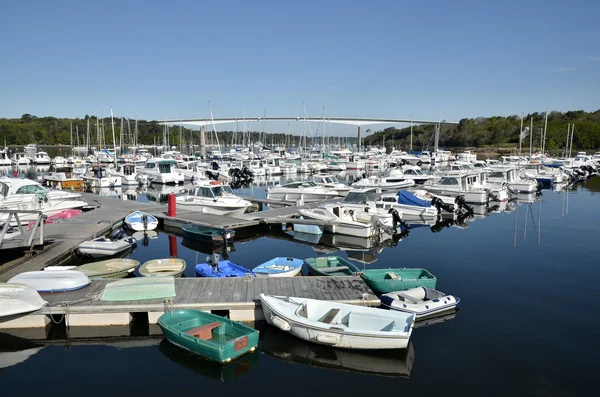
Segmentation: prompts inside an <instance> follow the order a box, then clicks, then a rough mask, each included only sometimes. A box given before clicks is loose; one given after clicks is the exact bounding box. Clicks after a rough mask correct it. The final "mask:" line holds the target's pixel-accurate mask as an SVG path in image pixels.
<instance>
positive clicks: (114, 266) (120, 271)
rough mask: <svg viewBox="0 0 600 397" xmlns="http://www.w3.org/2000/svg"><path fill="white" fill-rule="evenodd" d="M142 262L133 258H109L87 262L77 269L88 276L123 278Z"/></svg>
mask: <svg viewBox="0 0 600 397" xmlns="http://www.w3.org/2000/svg"><path fill="white" fill-rule="evenodd" d="M139 264H140V262H139V261H136V260H133V259H121V258H117V259H108V260H105V261H100V262H93V263H86V264H85V265H81V266H78V267H77V270H78V271H80V272H82V273H83V274H85V275H86V276H88V277H94V278H123V277H127V276H128V275H129V273H132V272H133V271H134V270H135V268H136V267H138V266H139Z"/></svg>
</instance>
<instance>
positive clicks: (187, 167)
mask: <svg viewBox="0 0 600 397" xmlns="http://www.w3.org/2000/svg"><path fill="white" fill-rule="evenodd" d="M176 167H177V171H179V172H180V173H182V174H183V177H184V178H185V181H186V182H187V181H192V182H193V181H197V180H200V179H206V169H207V168H208V164H207V163H204V162H201V161H198V160H194V161H184V162H182V163H177V166H176Z"/></svg>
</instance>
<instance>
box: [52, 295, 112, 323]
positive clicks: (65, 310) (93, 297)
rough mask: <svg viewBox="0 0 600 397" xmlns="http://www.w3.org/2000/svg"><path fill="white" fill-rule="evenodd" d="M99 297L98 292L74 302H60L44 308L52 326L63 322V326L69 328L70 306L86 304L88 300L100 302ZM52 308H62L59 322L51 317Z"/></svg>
mask: <svg viewBox="0 0 600 397" xmlns="http://www.w3.org/2000/svg"><path fill="white" fill-rule="evenodd" d="M100 295H101V293H98V292H97V293H94V294H87V295H86V296H85V297H84V298H81V299H77V300H74V301H60V302H54V303H51V304H49V305H48V306H46V308H47V309H48V314H49V315H50V319H51V320H52V322H53V323H54V324H59V323H61V322H62V321H63V320H64V321H65V325H66V326H67V327H68V326H69V324H68V319H69V316H68V315H69V312H70V308H71V306H72V305H74V304H77V303H83V302H86V301H89V300H91V301H97V300H100ZM52 307H56V308H59V307H62V308H63V312H62V313H60V314H62V316H61V317H60V320H58V321H56V320H55V319H54V317H53V316H54V315H53V314H52ZM56 314H58V313H56Z"/></svg>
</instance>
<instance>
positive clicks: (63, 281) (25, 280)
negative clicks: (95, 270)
mask: <svg viewBox="0 0 600 397" xmlns="http://www.w3.org/2000/svg"><path fill="white" fill-rule="evenodd" d="M8 282H9V283H21V284H25V285H28V286H30V287H32V288H34V289H35V290H36V291H37V292H67V291H74V290H78V289H80V288H83V287H85V286H87V285H89V284H90V283H91V280H90V279H89V278H88V276H86V275H85V274H83V273H82V272H79V271H76V270H54V271H51V272H49V271H45V270H41V271H33V272H24V273H21V274H18V275H16V276H14V277H13V278H11V279H10V280H8Z"/></svg>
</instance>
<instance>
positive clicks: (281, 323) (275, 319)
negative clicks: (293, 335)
mask: <svg viewBox="0 0 600 397" xmlns="http://www.w3.org/2000/svg"><path fill="white" fill-rule="evenodd" d="M271 322H272V323H273V325H274V326H276V327H277V328H279V329H280V330H282V331H289V330H290V329H291V328H292V327H290V323H288V322H287V321H285V320H284V319H282V318H281V317H279V316H271Z"/></svg>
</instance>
